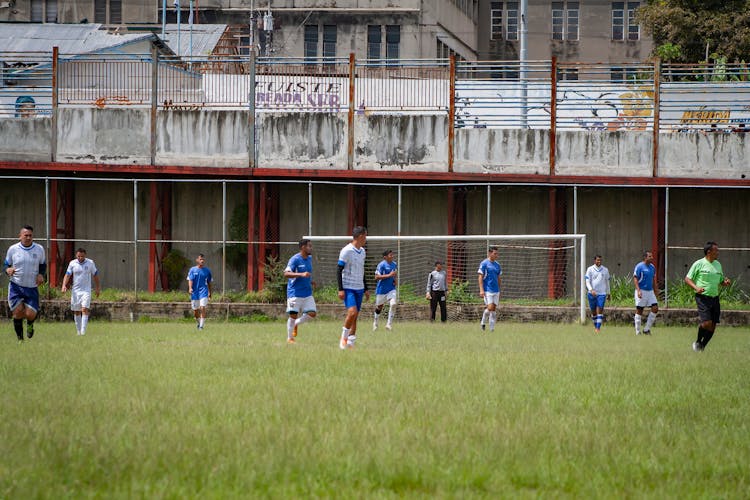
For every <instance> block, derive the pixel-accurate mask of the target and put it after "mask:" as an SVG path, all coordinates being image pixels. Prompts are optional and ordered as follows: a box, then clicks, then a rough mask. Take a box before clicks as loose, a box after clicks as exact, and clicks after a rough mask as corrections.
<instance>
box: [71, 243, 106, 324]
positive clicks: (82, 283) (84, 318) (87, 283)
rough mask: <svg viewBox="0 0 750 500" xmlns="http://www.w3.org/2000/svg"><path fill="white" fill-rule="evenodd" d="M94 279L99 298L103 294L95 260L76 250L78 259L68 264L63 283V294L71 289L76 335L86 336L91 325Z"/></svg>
mask: <svg viewBox="0 0 750 500" xmlns="http://www.w3.org/2000/svg"><path fill="white" fill-rule="evenodd" d="M92 279H93V280H94V284H95V285H96V296H97V297H98V296H99V293H100V292H101V286H100V284H99V270H98V269H97V268H96V264H94V261H93V260H91V259H89V258H86V250H85V249H83V248H79V249H78V250H76V258H75V259H73V260H71V261H70V263H69V264H68V269H67V271H65V277H64V278H63V282H62V291H63V293H65V292H66V291H68V289H70V310H71V311H73V320H74V321H75V324H76V335H86V327H87V326H88V324H89V315H90V314H91V280H92ZM71 282H72V283H71ZM68 285H71V286H70V288H68Z"/></svg>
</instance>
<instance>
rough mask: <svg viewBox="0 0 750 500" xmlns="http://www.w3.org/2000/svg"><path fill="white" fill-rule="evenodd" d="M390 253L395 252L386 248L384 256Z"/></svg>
mask: <svg viewBox="0 0 750 500" xmlns="http://www.w3.org/2000/svg"><path fill="white" fill-rule="evenodd" d="M389 253H393V250H391V249H390V248H386V249H385V250H383V257H388V254H389Z"/></svg>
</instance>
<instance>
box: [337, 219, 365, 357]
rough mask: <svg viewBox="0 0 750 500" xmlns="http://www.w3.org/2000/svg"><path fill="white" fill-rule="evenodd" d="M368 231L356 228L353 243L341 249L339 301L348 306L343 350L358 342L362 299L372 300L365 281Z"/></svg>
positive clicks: (341, 343) (341, 346)
mask: <svg viewBox="0 0 750 500" xmlns="http://www.w3.org/2000/svg"><path fill="white" fill-rule="evenodd" d="M366 242H367V229H365V228H364V227H362V226H356V227H355V228H354V229H353V230H352V242H351V243H349V244H348V245H346V246H345V247H344V248H342V249H341V253H340V254H339V262H338V271H337V273H336V276H337V278H338V285H339V299H341V300H343V301H344V306H346V319H345V320H344V326H343V328H342V331H341V339H340V340H339V347H340V348H341V349H352V348H354V341H356V340H357V317H358V316H359V310H360V309H361V308H362V298H363V297H364V299H365V300H369V299H370V291H369V290H367V282H366V281H365V256H366V252H365V243H366Z"/></svg>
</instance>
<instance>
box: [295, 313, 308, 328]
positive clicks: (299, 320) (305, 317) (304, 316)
mask: <svg viewBox="0 0 750 500" xmlns="http://www.w3.org/2000/svg"><path fill="white" fill-rule="evenodd" d="M310 320H312V316H310V315H309V314H307V313H302V316H300V317H299V318H297V319H296V320H295V321H294V324H295V325H301V324H302V323H307V322H308V321H310Z"/></svg>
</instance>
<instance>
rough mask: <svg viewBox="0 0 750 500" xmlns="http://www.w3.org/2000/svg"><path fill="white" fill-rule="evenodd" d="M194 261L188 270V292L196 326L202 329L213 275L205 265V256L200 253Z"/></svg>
mask: <svg viewBox="0 0 750 500" xmlns="http://www.w3.org/2000/svg"><path fill="white" fill-rule="evenodd" d="M195 263H196V264H197V266H193V267H191V268H190V271H188V276H187V279H188V293H189V294H190V306H191V307H192V308H193V316H194V317H195V321H196V324H197V328H198V330H203V326H204V325H205V324H206V307H208V299H210V298H211V286H212V285H211V283H212V282H213V277H212V276H211V270H210V269H209V268H207V267H205V264H206V257H205V256H204V255H203V254H202V253H199V254H198V257H196V258H195Z"/></svg>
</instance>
